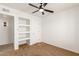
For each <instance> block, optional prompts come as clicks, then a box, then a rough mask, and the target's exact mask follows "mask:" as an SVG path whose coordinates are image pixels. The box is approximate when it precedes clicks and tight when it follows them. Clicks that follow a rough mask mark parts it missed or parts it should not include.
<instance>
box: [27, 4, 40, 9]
mask: <svg viewBox="0 0 79 59" xmlns="http://www.w3.org/2000/svg"><path fill="white" fill-rule="evenodd" d="M29 5H30V6H32V7H35V8H39V7H37V6H35V5H33V4H31V3H29Z"/></svg>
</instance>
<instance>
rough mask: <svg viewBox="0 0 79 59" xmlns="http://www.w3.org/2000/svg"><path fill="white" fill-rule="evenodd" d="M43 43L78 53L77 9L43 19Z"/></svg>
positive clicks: (78, 28)
mask: <svg viewBox="0 0 79 59" xmlns="http://www.w3.org/2000/svg"><path fill="white" fill-rule="evenodd" d="M42 24H43V27H42V28H43V30H42V32H43V36H42V37H43V38H42V39H43V42H46V43H48V44H51V45H55V46H58V47H61V48H64V49H68V50H71V51H74V52H77V53H79V7H75V8H72V9H69V10H65V11H62V12H59V13H56V14H53V15H52V16H48V17H45V18H43V23H42Z"/></svg>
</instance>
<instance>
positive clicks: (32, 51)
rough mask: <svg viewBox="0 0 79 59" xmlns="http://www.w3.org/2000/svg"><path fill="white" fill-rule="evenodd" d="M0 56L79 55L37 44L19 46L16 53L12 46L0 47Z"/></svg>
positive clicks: (44, 44)
mask: <svg viewBox="0 0 79 59" xmlns="http://www.w3.org/2000/svg"><path fill="white" fill-rule="evenodd" d="M0 56H79V54H77V53H74V52H71V51H68V50H65V49H61V48H58V47H55V46H52V45H49V44H46V43H37V44H34V45H32V46H29V45H26V44H25V45H21V46H20V49H19V50H17V51H15V50H13V47H12V45H5V46H0Z"/></svg>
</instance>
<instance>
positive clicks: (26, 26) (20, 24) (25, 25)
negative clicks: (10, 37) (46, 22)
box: [19, 24, 30, 27]
mask: <svg viewBox="0 0 79 59" xmlns="http://www.w3.org/2000/svg"><path fill="white" fill-rule="evenodd" d="M19 26H25V27H27V26H29V27H30V25H25V24H19Z"/></svg>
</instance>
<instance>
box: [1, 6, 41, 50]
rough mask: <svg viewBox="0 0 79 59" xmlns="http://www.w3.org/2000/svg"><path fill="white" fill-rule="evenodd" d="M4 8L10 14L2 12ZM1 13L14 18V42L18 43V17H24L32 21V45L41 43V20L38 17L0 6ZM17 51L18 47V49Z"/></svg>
mask: <svg viewBox="0 0 79 59" xmlns="http://www.w3.org/2000/svg"><path fill="white" fill-rule="evenodd" d="M2 8H6V9H9V10H10V12H4V11H2ZM0 13H3V14H8V15H12V16H14V39H15V40H14V42H15V43H18V42H17V41H18V17H24V18H26V19H30V21H31V29H30V32H31V39H30V43H31V44H34V43H37V42H41V18H39V17H37V16H33V15H30V14H27V13H25V12H22V11H19V10H16V9H12V8H9V7H7V6H3V5H0ZM16 49H17V47H16Z"/></svg>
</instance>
